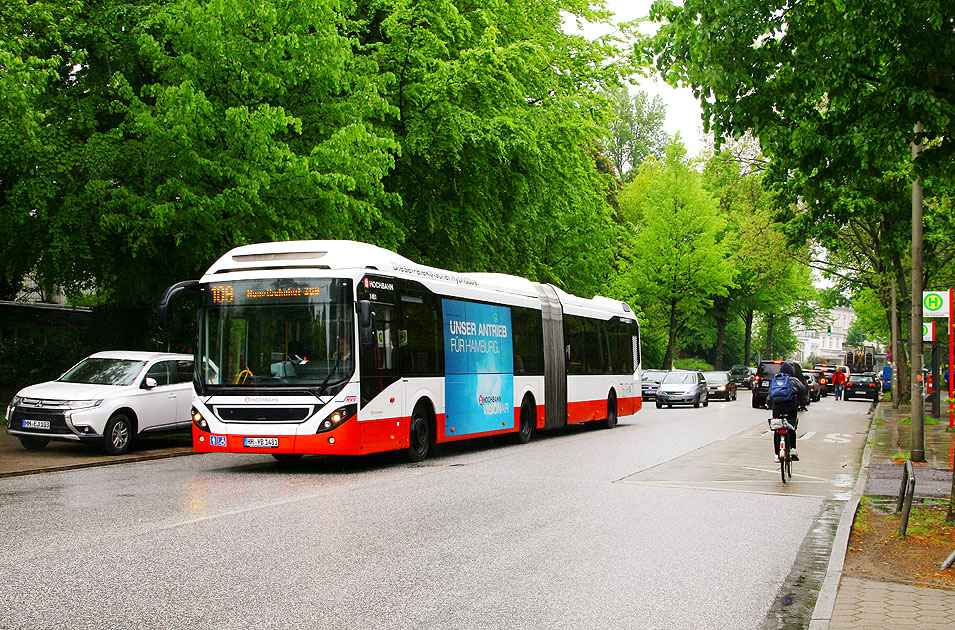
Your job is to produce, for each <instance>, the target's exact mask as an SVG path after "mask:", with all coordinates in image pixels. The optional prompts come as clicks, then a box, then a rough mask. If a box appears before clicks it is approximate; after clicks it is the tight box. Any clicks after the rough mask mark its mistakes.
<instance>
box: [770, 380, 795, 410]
mask: <svg viewBox="0 0 955 630" xmlns="http://www.w3.org/2000/svg"><path fill="white" fill-rule="evenodd" d="M769 397H770V398H772V400H773V402H774V403H778V402H789V401H792V400H796V388H795V387H793V382H792V379H791V378H790V377H789V375H788V374H777V375H776V376H774V377H773V380H771V381H770V382H769Z"/></svg>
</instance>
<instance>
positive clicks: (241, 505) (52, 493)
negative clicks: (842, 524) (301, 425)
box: [0, 392, 868, 629]
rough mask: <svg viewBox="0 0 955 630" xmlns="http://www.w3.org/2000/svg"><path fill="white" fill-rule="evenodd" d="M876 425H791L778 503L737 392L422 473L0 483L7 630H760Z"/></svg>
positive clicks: (835, 416)
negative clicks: (790, 455)
mask: <svg viewBox="0 0 955 630" xmlns="http://www.w3.org/2000/svg"><path fill="white" fill-rule="evenodd" d="M867 410H868V405H866V404H864V403H861V402H860V403H858V404H853V403H842V402H840V403H835V402H834V401H832V399H831V398H830V399H828V401H827V399H824V400H823V402H822V403H819V404H814V405H813V406H812V407H811V409H810V411H808V412H806V413H805V414H803V416H802V419H801V421H800V427H799V429H800V431H799V432H800V434H804V438H803V439H802V440H801V441H800V444H799V453H800V455H801V457H802V460H803V461H801V462H799V463H798V464H797V465H796V467H795V470H794V472H795V473H796V477H795V478H794V479H793V483H791V484H788V485H786V486H783V485H782V484H781V483H780V481H779V472H778V467H774V466H773V464H772V461H771V457H772V453H771V451H772V448H771V446H770V440H771V437H770V436H769V435H768V434H764V433H763V431H764V428H765V418H766V417H767V412H766V411H764V410H755V409H752V408H751V406H750V399H749V394H748V393H747V392H741V394H740V399H739V400H738V401H737V402H734V403H724V402H713V403H711V404H710V406H709V407H708V408H705V409H703V408H701V409H687V408H680V409H662V410H658V409H655V408H653V405H652V403H651V404H650V405H649V406H648V407H647V408H645V409H644V410H642V411H641V412H640V413H638V414H637V415H636V416H632V417H629V418H624V419H623V421H622V422H621V424H620V425H619V426H618V427H617V428H615V429H613V430H611V431H606V430H604V431H601V430H589V429H583V428H575V429H574V430H568V431H566V432H563V433H559V434H553V435H545V436H541V437H538V438H537V439H535V440H534V441H533V442H531V443H530V444H528V445H524V446H500V445H494V444H491V443H490V441H489V440H479V441H475V442H472V443H469V444H467V445H455V446H451V447H443V448H442V449H441V451H440V454H439V456H438V457H435V458H433V459H430V460H428V461H426V462H425V463H424V464H419V465H411V464H406V463H401V461H400V460H399V459H397V458H395V457H391V456H388V457H372V458H366V459H362V460H357V461H341V460H329V459H325V458H307V459H306V460H304V461H303V463H302V465H301V466H300V467H299V468H298V469H297V470H295V471H288V470H286V469H282V468H280V467H278V466H277V465H276V464H275V463H274V462H273V461H272V459H271V458H270V457H268V456H239V455H227V454H223V455H201V456H193V457H182V458H176V459H166V460H156V461H149V462H140V463H133V464H125V465H118V466H110V467H103V468H93V469H84V470H74V471H68V472H62V473H49V474H42V475H31V476H27V477H11V478H5V479H0V524H2V531H3V553H2V556H0V584H2V585H3V590H4V605H3V606H2V607H0V628H54V627H55V628H60V627H63V626H67V627H71V628H158V627H162V628H196V627H216V628H291V627H312V628H336V629H342V628H356V629H357V628H361V629H365V628H370V629H377V628H382V629H384V628H434V629H439V628H440V629H445V628H561V629H563V628H581V629H583V628H588V629H589V628H610V627H614V628H720V629H723V628H758V627H760V626H761V625H762V624H763V623H764V622H765V620H766V618H767V613H768V611H770V608H771V606H773V604H774V601H775V600H776V598H777V595H778V593H779V591H780V587H781V585H782V584H783V583H784V581H785V580H786V578H787V576H788V575H789V574H790V572H791V571H792V570H793V567H794V564H796V563H797V552H798V550H799V549H800V546H801V544H802V543H803V540H804V539H805V538H806V536H807V533H809V532H810V530H811V528H812V527H813V525H814V523H815V522H816V519H817V517H818V516H819V515H820V514H821V513H822V512H823V506H824V505H832V502H833V501H844V500H845V499H846V498H848V494H849V491H850V490H851V486H852V481H853V479H854V476H855V472H856V470H857V469H858V463H859V459H860V456H861V452H862V448H863V444H864V439H865V432H866V429H867V427H868V420H867V418H866V415H865V413H866V411H867ZM773 614H775V615H778V614H779V612H778V611H775V612H774V613H773ZM791 627H799V624H798V623H796V622H795V620H794V625H792V626H791Z"/></svg>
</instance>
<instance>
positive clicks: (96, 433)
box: [7, 352, 193, 455]
mask: <svg viewBox="0 0 955 630" xmlns="http://www.w3.org/2000/svg"><path fill="white" fill-rule="evenodd" d="M192 373H193V358H192V355H188V354H167V353H157V352H97V353H96V354H94V355H91V356H89V357H87V358H85V359H83V360H82V361H80V362H79V363H77V364H76V365H74V366H73V367H72V368H70V369H69V370H67V372H66V373H65V374H63V376H61V377H60V378H58V379H57V380H55V381H49V382H46V383H40V384H38V385H31V386H30V387H27V388H24V389H22V390H20V391H19V392H17V395H16V396H15V397H14V398H13V401H12V402H11V403H10V405H9V406H8V407H7V433H9V434H10V435H15V436H17V437H18V438H20V443H21V444H23V446H24V448H27V449H29V450H39V449H42V448H44V447H45V446H46V445H47V444H48V443H49V441H50V440H66V441H72V442H80V441H82V442H92V443H95V444H99V445H100V446H101V447H102V449H103V451H104V452H106V453H108V454H111V455H119V454H121V453H125V452H126V451H128V450H129V447H130V444H131V443H132V441H133V438H134V437H135V436H137V435H142V434H144V433H154V432H156V433H158V432H163V431H173V430H177V429H187V428H188V427H189V425H190V423H191V416H190V410H191V409H192V392H193V389H192Z"/></svg>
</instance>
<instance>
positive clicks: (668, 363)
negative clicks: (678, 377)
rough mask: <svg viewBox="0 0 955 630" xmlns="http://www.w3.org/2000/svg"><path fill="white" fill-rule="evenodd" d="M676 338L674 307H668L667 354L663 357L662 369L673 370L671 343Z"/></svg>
mask: <svg viewBox="0 0 955 630" xmlns="http://www.w3.org/2000/svg"><path fill="white" fill-rule="evenodd" d="M675 338H676V305H675V304H671V305H670V330H669V332H668V334H667V352H666V354H665V355H663V369H664V370H672V369H673V343H674V341H675Z"/></svg>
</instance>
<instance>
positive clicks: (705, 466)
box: [620, 414, 865, 499]
mask: <svg viewBox="0 0 955 630" xmlns="http://www.w3.org/2000/svg"><path fill="white" fill-rule="evenodd" d="M801 420H802V421H803V422H804V423H806V424H810V423H811V424H814V425H817V426H818V425H822V426H819V427H818V428H819V429H822V430H821V431H820V430H813V431H805V432H803V433H802V434H800V435H799V436H798V442H797V444H798V449H799V453H800V461H799V462H796V463H795V464H794V466H793V476H792V481H791V482H790V483H789V484H787V486H785V487H784V486H782V484H780V482H779V469H778V467H776V466H772V465H771V464H770V463H769V462H770V461H771V460H772V453H771V451H772V436H773V432H772V431H770V430H769V429H768V428H767V429H763V427H762V426H760V425H759V424H757V425H755V426H753V427H752V428H750V429H748V430H744V431H741V432H740V433H737V434H735V435H732V436H728V437H727V438H724V439H722V440H718V441H716V442H713V443H711V444H709V445H706V446H704V447H702V448H700V449H698V450H696V451H694V452H692V453H688V454H686V455H683V456H681V457H678V458H675V459H673V460H670V461H668V462H665V463H662V464H659V465H657V466H655V467H654V468H652V469H647V470H644V471H640V472H638V473H635V474H634V475H631V476H629V477H626V478H624V479H622V480H620V481H621V482H624V483H633V484H645V485H656V486H667V487H676V488H684V489H688V488H694V489H710V490H722V491H738V492H752V493H760V494H767V493H768V494H779V495H783V496H812V497H817V498H828V499H835V498H837V497H838V496H839V494H840V493H841V492H842V491H843V490H844V488H843V486H844V485H845V478H847V475H848V474H849V473H850V472H852V471H854V469H855V468H856V466H857V465H858V464H857V462H856V461H855V460H856V457H855V451H856V450H859V451H860V452H861V448H862V446H863V445H864V440H865V438H864V436H862V435H857V434H853V433H843V432H831V433H830V432H825V429H827V428H828V429H830V431H831V430H832V429H835V428H836V427H837V426H838V427H839V428H840V429H842V431H846V430H849V431H851V430H852V429H853V428H854V427H853V426H852V425H853V424H855V422H845V421H843V420H842V419H841V418H836V417H833V416H832V415H830V414H825V415H819V416H817V417H812V416H804V418H802V419H801ZM860 420H861V421H863V422H864V421H865V420H864V419H863V418H860ZM827 424H829V425H830V426H828V427H827V426H825V425H827ZM763 426H765V425H763ZM814 428H815V427H814ZM767 460H768V461H767Z"/></svg>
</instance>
